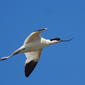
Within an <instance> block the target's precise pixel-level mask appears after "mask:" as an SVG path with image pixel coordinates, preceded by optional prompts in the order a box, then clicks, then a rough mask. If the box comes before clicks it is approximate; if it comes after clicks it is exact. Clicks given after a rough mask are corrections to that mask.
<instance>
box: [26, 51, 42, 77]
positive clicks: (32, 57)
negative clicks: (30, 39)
mask: <svg viewBox="0 0 85 85" xmlns="http://www.w3.org/2000/svg"><path fill="white" fill-rule="evenodd" d="M41 51H42V49H39V50H36V51H32V52H28V53H25V55H26V57H27V59H26V64H25V76H26V77H28V76H29V75H30V74H31V72H32V71H33V70H34V68H35V66H36V64H37V63H38V60H39V58H40V54H41Z"/></svg>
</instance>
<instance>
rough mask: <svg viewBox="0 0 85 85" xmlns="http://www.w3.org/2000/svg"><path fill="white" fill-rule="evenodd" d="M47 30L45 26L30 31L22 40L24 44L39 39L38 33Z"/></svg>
mask: <svg viewBox="0 0 85 85" xmlns="http://www.w3.org/2000/svg"><path fill="white" fill-rule="evenodd" d="M45 30H47V28H44V29H40V30H37V31H36V32H32V33H31V34H30V35H29V36H28V37H27V38H26V39H25V41H24V44H28V43H29V42H32V41H35V40H37V39H38V40H39V39H40V33H41V32H43V31H45Z"/></svg>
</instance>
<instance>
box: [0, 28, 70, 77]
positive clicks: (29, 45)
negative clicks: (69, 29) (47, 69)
mask: <svg viewBox="0 0 85 85" xmlns="http://www.w3.org/2000/svg"><path fill="white" fill-rule="evenodd" d="M45 30H47V28H44V29H40V30H37V31H36V32H33V33H31V34H30V35H29V36H28V37H27V38H26V39H25V41H24V44H23V45H22V46H21V47H20V48H19V49H17V50H16V51H14V52H13V53H12V54H11V55H10V56H7V57H3V58H0V60H1V61H2V60H6V59H8V58H10V57H12V56H14V55H16V54H19V53H24V54H25V55H26V62H25V76H26V77H28V76H29V75H30V74H31V72H32V71H33V69H34V67H35V66H36V64H37V62H38V60H39V58H40V55H41V52H42V49H43V48H44V47H46V46H49V45H51V44H56V43H59V42H64V41H70V40H61V39H60V38H54V39H51V40H49V39H45V38H42V37H41V36H40V34H41V32H43V31H45Z"/></svg>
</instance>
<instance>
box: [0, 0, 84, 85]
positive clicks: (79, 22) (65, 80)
mask: <svg viewBox="0 0 85 85" xmlns="http://www.w3.org/2000/svg"><path fill="white" fill-rule="evenodd" d="M84 3H85V2H82V1H79V0H0V57H3V56H7V55H9V54H10V53H11V52H13V51H14V50H16V49H17V48H18V47H20V46H21V45H22V44H23V41H24V39H25V38H26V37H27V36H28V35H29V34H30V33H31V32H33V31H35V30H38V29H41V28H44V27H47V28H48V31H46V32H44V33H43V34H42V36H43V37H45V38H49V39H50V38H54V37H60V38H62V39H69V38H72V37H74V39H73V40H72V41H71V42H68V43H60V44H57V45H53V46H50V47H47V48H45V49H44V50H43V52H42V55H41V58H40V61H39V63H38V65H37V67H36V69H35V70H34V72H33V73H32V74H31V76H30V77H29V78H26V77H25V76H24V63H25V56H24V55H23V54H19V55H16V56H14V57H12V58H11V59H9V60H7V61H3V62H0V85H85V5H84Z"/></svg>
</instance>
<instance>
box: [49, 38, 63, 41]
mask: <svg viewBox="0 0 85 85" xmlns="http://www.w3.org/2000/svg"><path fill="white" fill-rule="evenodd" d="M53 40H57V41H60V40H61V39H60V38H53V39H50V41H53Z"/></svg>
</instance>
